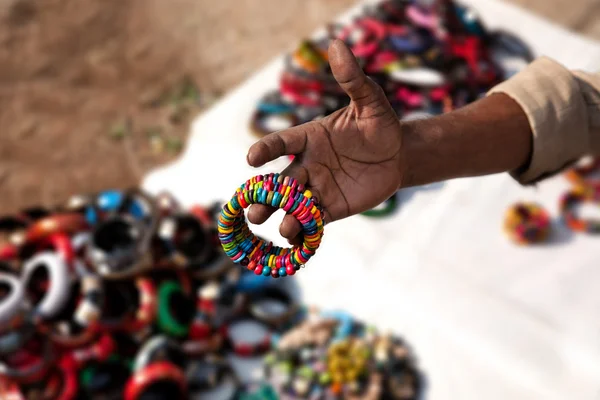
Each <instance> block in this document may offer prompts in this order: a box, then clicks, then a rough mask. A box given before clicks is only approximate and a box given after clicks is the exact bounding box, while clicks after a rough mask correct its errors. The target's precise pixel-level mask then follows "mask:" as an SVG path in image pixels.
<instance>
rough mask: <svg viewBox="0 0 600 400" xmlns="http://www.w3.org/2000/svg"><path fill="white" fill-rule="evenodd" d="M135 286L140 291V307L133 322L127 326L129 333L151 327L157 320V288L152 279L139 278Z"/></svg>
mask: <svg viewBox="0 0 600 400" xmlns="http://www.w3.org/2000/svg"><path fill="white" fill-rule="evenodd" d="M135 286H136V287H137V289H138V296H139V300H138V301H139V307H138V309H137V312H136V313H135V316H134V317H133V320H131V321H130V322H127V323H126V324H125V330H127V331H130V332H132V331H139V330H141V329H143V328H145V327H146V326H148V325H150V324H151V323H152V322H153V321H154V319H155V318H156V307H157V300H156V286H155V285H154V282H153V281H152V279H149V278H137V279H136V280H135Z"/></svg>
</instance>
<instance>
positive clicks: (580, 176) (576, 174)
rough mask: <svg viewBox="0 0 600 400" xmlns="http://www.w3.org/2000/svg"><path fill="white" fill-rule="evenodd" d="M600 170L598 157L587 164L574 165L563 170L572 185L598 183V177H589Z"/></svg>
mask: <svg viewBox="0 0 600 400" xmlns="http://www.w3.org/2000/svg"><path fill="white" fill-rule="evenodd" d="M599 170H600V158H597V159H594V160H592V161H591V162H590V163H589V164H586V165H583V166H576V167H574V168H571V169H570V170H568V171H567V172H565V177H566V178H567V179H568V180H569V181H570V182H571V183H572V184H574V185H579V186H590V185H597V184H598V183H600V181H599V180H598V179H593V178H590V175H594V174H595V173H597V172H598V171H599Z"/></svg>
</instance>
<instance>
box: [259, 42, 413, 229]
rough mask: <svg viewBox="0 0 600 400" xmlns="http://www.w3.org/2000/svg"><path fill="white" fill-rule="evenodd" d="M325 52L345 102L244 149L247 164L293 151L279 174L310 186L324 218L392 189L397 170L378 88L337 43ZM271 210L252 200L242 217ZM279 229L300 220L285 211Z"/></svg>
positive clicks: (393, 130) (390, 124) (396, 142)
mask: <svg viewBox="0 0 600 400" xmlns="http://www.w3.org/2000/svg"><path fill="white" fill-rule="evenodd" d="M329 58H330V64H331V68H332V72H333V74H334V76H335V78H336V80H337V81H338V83H339V84H340V86H341V87H342V89H344V91H345V92H346V93H347V94H348V95H349V96H350V98H351V102H350V105H348V106H347V107H345V108H343V109H341V110H338V111H337V112H335V113H333V114H331V115H329V116H327V117H325V118H323V119H322V120H319V121H314V122H310V123H307V124H304V125H300V126H296V127H294V128H291V129H287V130H284V131H281V132H277V133H274V134H271V135H267V136H266V137H265V138H263V139H262V140H260V141H259V142H257V143H255V144H254V145H253V146H252V147H251V148H250V151H249V152H248V162H249V164H250V165H253V166H260V165H263V164H265V163H266V162H268V161H271V160H274V159H276V158H278V157H281V156H283V155H286V154H294V155H296V158H295V159H294V161H293V162H292V163H291V164H290V166H288V168H286V169H285V171H283V172H282V174H283V175H289V176H293V177H295V178H296V179H297V180H298V181H299V182H302V183H305V184H306V185H307V186H308V187H310V189H311V190H312V191H313V193H314V194H315V196H316V197H317V199H318V200H319V202H320V203H321V205H322V206H323V208H324V209H325V218H326V220H327V221H328V222H330V221H335V220H338V219H341V218H345V217H348V216H350V215H353V214H357V213H359V212H362V211H365V210H367V209H369V208H372V207H374V206H376V205H378V204H379V203H381V202H383V201H384V200H386V199H387V198H388V197H389V196H391V195H392V194H393V193H394V192H395V191H396V190H397V189H398V187H399V186H400V179H401V176H402V174H401V168H400V163H401V161H402V157H401V154H400V153H401V149H402V147H401V144H402V143H401V135H400V123H399V120H398V118H397V117H396V114H395V113H394V110H393V109H392V107H391V106H390V104H389V102H388V100H387V98H386V97H385V95H384V93H383V90H382V89H381V88H380V87H379V86H377V85H376V84H375V83H374V82H373V81H371V80H370V79H368V78H366V77H365V75H364V73H363V72H362V70H361V69H360V68H359V66H358V64H357V63H356V60H355V59H354V56H353V55H352V53H351V52H350V50H349V49H348V48H347V47H346V46H345V45H344V44H343V43H341V42H339V41H337V42H334V43H333V44H332V46H331V48H330V57H329ZM272 213H273V209H271V208H269V207H266V206H261V205H253V206H252V207H251V208H250V212H249V213H248V218H249V219H250V221H251V222H253V223H258V224H260V223H262V222H264V221H265V220H266V219H267V218H268V217H269V216H270V215H271V214H272ZM280 231H281V234H282V235H283V236H285V237H287V238H293V237H295V236H296V234H298V233H299V232H300V225H299V223H298V222H297V221H295V220H294V218H293V217H289V216H287V217H286V218H285V219H284V222H283V223H282V225H281V227H280Z"/></svg>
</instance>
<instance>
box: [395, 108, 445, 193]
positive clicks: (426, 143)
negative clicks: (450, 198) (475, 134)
mask: <svg viewBox="0 0 600 400" xmlns="http://www.w3.org/2000/svg"><path fill="white" fill-rule="evenodd" d="M442 130H443V125H440V124H437V123H431V121H430V119H427V120H425V119H420V120H412V121H405V122H400V135H401V143H402V149H401V155H400V165H399V171H400V176H401V180H400V189H401V188H406V187H411V186H418V185H423V184H426V183H430V182H431V181H432V179H434V178H433V176H434V175H435V171H436V169H437V167H436V165H435V159H436V156H435V154H434V153H435V150H436V149H435V145H434V142H435V141H436V140H438V139H436V138H440V137H442V136H443V132H442ZM438 161H439V158H438Z"/></svg>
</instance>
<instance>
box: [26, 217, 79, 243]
mask: <svg viewBox="0 0 600 400" xmlns="http://www.w3.org/2000/svg"><path fill="white" fill-rule="evenodd" d="M87 229H89V225H88V223H87V221H86V219H85V217H84V216H83V215H81V214H77V213H67V214H54V215H50V216H47V217H44V218H42V219H40V220H37V221H36V222H34V223H33V224H32V225H31V226H30V227H29V228H28V229H27V233H26V234H25V238H26V241H27V242H38V241H40V240H43V239H45V238H47V237H49V236H50V235H53V234H56V233H63V234H68V235H71V234H74V233H77V232H81V231H85V230H87Z"/></svg>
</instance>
